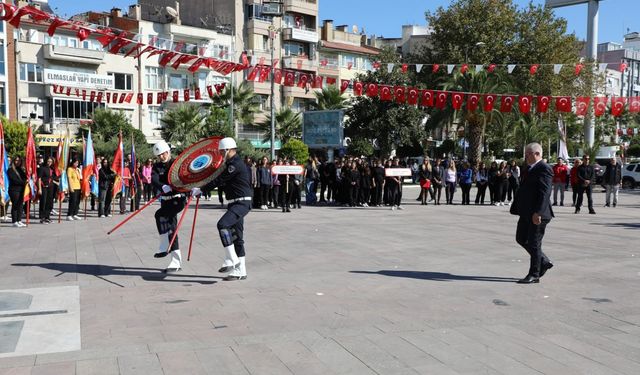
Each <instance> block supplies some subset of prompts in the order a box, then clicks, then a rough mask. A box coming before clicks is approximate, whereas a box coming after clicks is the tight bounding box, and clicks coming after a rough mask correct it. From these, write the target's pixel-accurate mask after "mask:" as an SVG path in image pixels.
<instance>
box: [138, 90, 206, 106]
mask: <svg viewBox="0 0 640 375" xmlns="http://www.w3.org/2000/svg"><path fill="white" fill-rule="evenodd" d="M149 95H151V94H149ZM194 97H195V99H196V100H201V99H202V94H201V93H200V87H196V89H195V90H194ZM149 104H151V103H149Z"/></svg>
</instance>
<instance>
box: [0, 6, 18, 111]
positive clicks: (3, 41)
mask: <svg viewBox="0 0 640 375" xmlns="http://www.w3.org/2000/svg"><path fill="white" fill-rule="evenodd" d="M3 2H4V1H3ZM7 25H8V24H7V23H6V22H5V21H0V114H2V115H3V116H5V117H8V118H11V105H10V102H9V100H10V92H12V91H11V90H10V87H9V86H10V85H11V86H12V87H13V90H14V91H15V83H14V82H13V80H12V79H9V78H10V77H11V75H10V72H11V71H12V70H10V69H9V62H8V61H7V56H9V55H8V52H9V50H10V49H11V47H9V48H8V46H7V45H8V44H9V43H7V41H11V38H10V37H9V38H7V35H9V36H10V35H11V32H12V30H7ZM9 26H11V25H9ZM14 116H15V115H14Z"/></svg>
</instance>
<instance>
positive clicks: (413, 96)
mask: <svg viewBox="0 0 640 375" xmlns="http://www.w3.org/2000/svg"><path fill="white" fill-rule="evenodd" d="M418 96H420V91H418V89H416V88H415V87H411V88H409V91H408V92H407V103H409V104H410V105H416V104H418Z"/></svg>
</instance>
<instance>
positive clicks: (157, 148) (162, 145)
mask: <svg viewBox="0 0 640 375" xmlns="http://www.w3.org/2000/svg"><path fill="white" fill-rule="evenodd" d="M167 151H171V147H169V144H168V143H167V142H165V141H159V142H157V143H156V144H155V145H153V154H154V155H155V156H159V155H161V154H164V153H165V152H167Z"/></svg>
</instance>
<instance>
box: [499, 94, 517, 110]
mask: <svg viewBox="0 0 640 375" xmlns="http://www.w3.org/2000/svg"><path fill="white" fill-rule="evenodd" d="M514 100H515V97H514V96H513V95H504V96H502V99H501V101H500V112H511V108H512V107H513V101H514Z"/></svg>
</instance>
